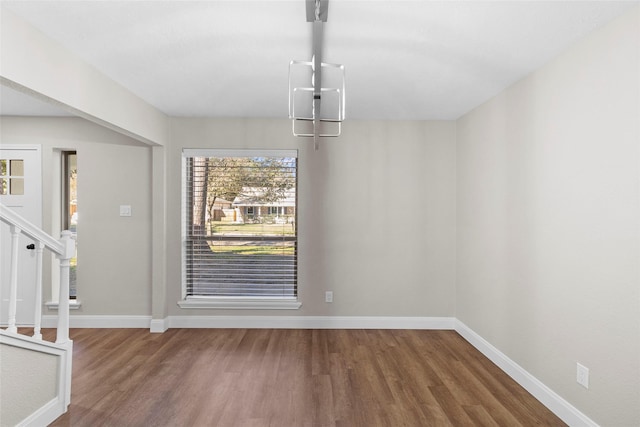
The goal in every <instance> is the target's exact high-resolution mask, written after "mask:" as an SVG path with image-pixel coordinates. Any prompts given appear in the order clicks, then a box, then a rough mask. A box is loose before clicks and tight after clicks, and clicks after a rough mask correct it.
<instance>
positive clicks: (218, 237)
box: [180, 150, 300, 308]
mask: <svg viewBox="0 0 640 427" xmlns="http://www.w3.org/2000/svg"><path fill="white" fill-rule="evenodd" d="M296 184H297V152H296V151H295V150H184V151H183V216H182V218H183V292H184V301H183V302H182V303H181V304H180V305H181V306H182V307H194V306H197V305H194V304H189V301H191V302H193V301H198V304H201V303H202V302H203V301H207V302H208V303H207V304H205V305H204V306H207V307H210V306H212V305H211V304H212V303H213V304H214V305H217V304H218V303H220V301H227V302H228V301H235V302H239V303H240V304H242V301H244V302H246V301H253V302H257V303H258V304H257V305H256V306H251V307H252V308H253V307H255V308H260V303H261V302H270V303H271V305H270V307H268V308H271V307H273V308H297V307H299V306H300V304H299V303H297V297H298V285H297V230H296V200H297V191H296V188H297V185H296ZM216 209H217V210H218V212H215V210H216ZM272 212H278V213H279V214H278V218H277V219H278V220H277V221H276V220H275V218H274V216H273V215H272V214H271V213H272ZM274 301H282V302H285V304H284V305H282V306H278V305H277V304H276V306H273V304H272V303H273V302H274ZM286 302H294V303H295V304H287V303H286ZM222 306H224V307H228V306H229V305H225V304H222ZM238 307H241V306H238Z"/></svg>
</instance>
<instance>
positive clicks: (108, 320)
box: [42, 315, 151, 328]
mask: <svg viewBox="0 0 640 427" xmlns="http://www.w3.org/2000/svg"><path fill="white" fill-rule="evenodd" d="M57 322H58V316H42V327H43V328H55V327H56V325H57V324H58V323H57ZM150 324H151V316H110V315H102V316H95V315H85V316H82V315H75V316H69V327H70V328H149V325H150Z"/></svg>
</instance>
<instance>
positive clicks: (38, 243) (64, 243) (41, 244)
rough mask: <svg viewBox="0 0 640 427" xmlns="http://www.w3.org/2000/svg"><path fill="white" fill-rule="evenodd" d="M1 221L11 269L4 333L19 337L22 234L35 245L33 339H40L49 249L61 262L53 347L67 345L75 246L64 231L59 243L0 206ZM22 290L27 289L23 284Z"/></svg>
mask: <svg viewBox="0 0 640 427" xmlns="http://www.w3.org/2000/svg"><path fill="white" fill-rule="evenodd" d="M0 220H2V221H3V222H4V223H6V224H8V225H9V227H10V233H11V266H10V290H9V307H8V316H9V318H8V325H7V328H6V331H7V332H12V333H18V328H17V325H16V311H17V302H18V261H19V237H20V234H24V235H25V236H27V237H28V238H30V239H32V240H33V242H34V249H35V250H36V283H35V287H36V293H35V301H34V302H33V303H34V304H35V319H34V328H33V338H35V339H39V340H41V339H42V333H41V325H42V254H43V251H44V249H45V248H47V249H49V250H50V251H51V252H52V253H53V254H55V255H56V257H57V258H58V259H59V260H60V295H59V299H58V326H57V332H56V341H55V342H56V344H65V343H67V342H69V341H70V340H69V268H70V260H71V258H72V257H73V256H74V253H75V242H74V240H73V239H72V237H71V232H70V231H63V232H62V233H61V238H60V239H59V240H56V239H54V238H53V237H51V236H50V235H49V234H47V233H46V232H44V231H43V230H42V229H41V228H39V227H36V226H35V225H33V224H32V223H30V222H29V221H27V220H26V219H24V218H23V217H22V216H20V215H19V214H18V213H16V212H15V211H13V210H12V209H10V208H9V207H7V206H5V205H3V204H1V203H0ZM22 286H28V284H24V285H22Z"/></svg>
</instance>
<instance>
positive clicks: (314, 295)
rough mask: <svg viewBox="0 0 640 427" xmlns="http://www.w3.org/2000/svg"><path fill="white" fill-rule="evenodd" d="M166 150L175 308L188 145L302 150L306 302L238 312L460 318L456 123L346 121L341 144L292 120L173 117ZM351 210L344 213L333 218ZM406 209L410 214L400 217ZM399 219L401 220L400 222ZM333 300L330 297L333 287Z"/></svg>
mask: <svg viewBox="0 0 640 427" xmlns="http://www.w3.org/2000/svg"><path fill="white" fill-rule="evenodd" d="M171 141H172V142H171V144H170V146H167V147H166V148H167V176H168V177H170V178H169V179H168V181H167V185H168V187H167V205H168V215H167V229H168V236H167V239H168V241H167V248H168V253H167V288H168V292H167V304H168V306H169V314H170V315H187V316H188V315H212V314H215V315H218V314H233V312H224V311H222V310H215V311H213V310H187V309H180V308H178V307H177V306H176V302H177V301H178V300H179V299H180V298H181V282H180V280H181V277H180V179H179V177H180V174H181V172H180V165H181V163H180V162H181V150H182V148H204V147H207V148H299V184H298V231H299V269H298V270H299V277H298V283H299V295H300V299H301V301H302V304H303V305H302V308H301V309H300V310H297V311H295V312H291V311H286V312H282V311H256V312H248V311H246V310H242V311H239V312H236V313H235V314H239V315H251V314H257V315H283V313H284V314H286V315H307V316H309V315H313V316H318V315H336V316H452V315H453V312H454V289H455V274H454V269H455V247H454V246H455V123H454V122H358V121H350V122H349V125H348V126H345V127H344V134H343V136H341V137H340V138H337V139H327V140H326V141H322V142H321V144H320V149H319V150H318V151H314V150H313V142H312V141H310V140H308V139H300V138H294V137H293V136H292V135H291V123H290V121H289V120H241V119H238V120H207V119H173V125H172V135H171ZM347 206H348V207H349V208H348V209H344V212H345V213H344V215H340V216H336V215H334V214H333V213H334V212H335V211H336V209H337V208H340V207H347ZM398 210H401V211H402V212H403V218H402V219H401V220H399V219H398V217H397V215H396V214H395V212H397V211H398ZM392 213H394V215H392ZM328 290H331V291H333V292H334V302H333V303H332V304H327V303H325V302H324V293H325V291H328Z"/></svg>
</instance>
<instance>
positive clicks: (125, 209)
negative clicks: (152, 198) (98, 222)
mask: <svg viewBox="0 0 640 427" xmlns="http://www.w3.org/2000/svg"><path fill="white" fill-rule="evenodd" d="M120 216H131V205H120Z"/></svg>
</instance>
